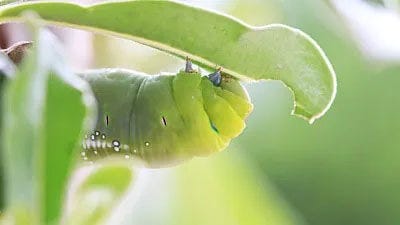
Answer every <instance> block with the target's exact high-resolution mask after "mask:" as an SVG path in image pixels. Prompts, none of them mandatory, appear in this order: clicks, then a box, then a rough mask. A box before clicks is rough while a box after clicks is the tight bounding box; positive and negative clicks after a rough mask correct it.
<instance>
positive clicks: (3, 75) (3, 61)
mask: <svg viewBox="0 0 400 225" xmlns="http://www.w3.org/2000/svg"><path fill="white" fill-rule="evenodd" d="M14 73H15V67H14V64H13V63H12V62H11V61H10V60H9V59H8V57H7V56H6V55H4V54H3V53H2V52H0V112H1V113H0V115H2V112H3V110H2V107H1V106H2V102H3V88H4V85H5V83H6V80H7V79H10V78H11V77H12V76H13V75H14ZM0 126H1V121H0ZM1 136H2V133H0V137H1ZM2 151H3V150H2V147H1V146H0V155H1V152H2ZM0 159H1V158H0ZM3 176H4V175H3V163H2V160H0V216H1V211H2V209H3V205H4V178H3Z"/></svg>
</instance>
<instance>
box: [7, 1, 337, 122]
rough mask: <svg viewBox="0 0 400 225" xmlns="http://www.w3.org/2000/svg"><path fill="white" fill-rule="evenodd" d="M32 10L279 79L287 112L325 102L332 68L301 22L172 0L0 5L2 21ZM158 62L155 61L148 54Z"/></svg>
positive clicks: (315, 110) (248, 74)
mask: <svg viewBox="0 0 400 225" xmlns="http://www.w3.org/2000/svg"><path fill="white" fill-rule="evenodd" d="M25 10H32V11H35V12H36V13H38V14H39V15H40V16H41V17H42V18H43V19H44V20H45V21H47V22H49V23H53V24H58V25H65V26H71V27H77V28H83V29H88V30H92V31H100V32H105V33H109V34H114V35H117V36H121V37H124V38H128V39H132V40H134V41H137V42H140V43H142V44H145V45H148V46H151V47H154V48H157V49H160V50H162V51H166V52H169V53H171V54H174V55H177V56H179V57H186V56H189V57H190V58H191V59H193V61H195V62H197V63H198V64H200V65H202V66H205V67H208V68H215V67H216V66H217V65H218V66H222V67H223V68H224V69H223V71H224V72H225V73H227V74H230V75H232V76H235V77H238V78H240V79H242V80H270V79H272V80H281V81H282V82H283V83H285V85H287V86H288V87H289V88H290V89H291V90H292V91H293V95H294V99H295V107H294V110H293V113H294V114H295V115H298V116H301V117H303V118H305V119H307V120H308V121H309V122H310V123H312V122H313V121H314V120H315V119H317V118H319V117H320V116H322V115H323V114H324V113H325V112H326V110H327V109H328V108H329V107H330V105H331V103H332V101H333V99H334V97H335V94H336V76H335V73H334V71H333V68H332V66H331V64H330V62H329V61H328V59H327V57H326V56H325V54H324V53H323V51H322V50H321V48H320V47H319V46H318V45H317V44H316V42H315V41H314V40H312V39H311V38H310V37H309V36H308V35H306V34H305V33H303V32H301V31H300V30H297V29H294V28H291V27H288V26H285V25H280V24H273V25H268V26H264V27H251V26H249V25H247V24H245V23H243V22H241V21H238V20H237V19H234V18H232V17H229V16H226V15H222V14H219V13H216V12H211V11H207V10H204V9H200V8H195V7H191V6H188V5H185V4H182V3H177V2H172V1H123V2H109V3H101V4H97V5H92V6H88V7H83V6H79V5H76V4H71V3H62V2H28V3H22V4H16V5H12V6H6V7H3V8H2V9H1V10H0V21H3V22H7V21H15V20H18V19H19V17H20V16H19V15H20V14H21V12H23V11H25ZM154 63H156V62H154Z"/></svg>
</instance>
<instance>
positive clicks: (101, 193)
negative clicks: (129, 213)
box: [65, 160, 135, 225]
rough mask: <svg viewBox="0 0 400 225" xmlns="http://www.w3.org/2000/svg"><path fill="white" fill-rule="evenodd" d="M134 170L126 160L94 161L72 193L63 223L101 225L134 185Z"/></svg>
mask: <svg viewBox="0 0 400 225" xmlns="http://www.w3.org/2000/svg"><path fill="white" fill-rule="evenodd" d="M134 180H135V173H134V170H133V168H132V165H131V164H129V163H127V161H126V160H123V161H119V160H108V161H104V162H102V163H98V164H96V167H95V168H94V169H93V171H91V173H90V174H89V176H87V177H86V178H85V180H84V181H83V182H82V183H81V184H80V185H79V187H78V188H77V190H76V191H75V192H74V193H73V195H72V197H71V198H70V199H71V200H70V201H71V204H70V205H71V206H72V207H71V208H70V209H69V210H68V212H67V215H66V219H65V220H66V221H65V224H71V225H87V224H91V225H95V224H104V222H105V220H106V219H108V217H109V215H110V214H111V213H112V212H113V211H114V210H116V209H117V207H116V205H117V204H118V203H119V202H120V200H122V199H123V198H124V196H125V194H126V193H127V191H128V190H129V188H130V187H131V186H132V185H133V183H134Z"/></svg>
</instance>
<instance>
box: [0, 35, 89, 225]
mask: <svg viewBox="0 0 400 225" xmlns="http://www.w3.org/2000/svg"><path fill="white" fill-rule="evenodd" d="M35 44H36V45H35V46H34V49H33V52H32V53H31V54H30V55H29V56H28V58H27V60H26V61H25V62H24V64H23V65H22V68H21V70H20V71H19V72H17V74H16V76H15V78H14V79H12V80H10V82H8V83H7V87H6V89H5V95H4V104H3V108H4V112H3V115H2V116H3V127H2V134H3V137H2V138H3V140H2V144H3V149H4V152H2V154H3V155H2V157H3V156H4V169H5V174H4V175H5V184H6V193H7V194H6V206H7V209H8V210H10V214H12V215H15V216H17V217H18V215H19V214H20V212H27V213H23V214H24V215H26V214H30V215H32V218H31V219H30V221H31V223H30V224H44V223H46V224H48V223H50V222H51V223H56V222H57V220H58V218H59V215H60V212H61V207H62V200H63V195H64V187H65V186H66V183H67V179H68V177H69V169H70V167H71V166H72V164H73V162H74V160H75V159H76V157H77V155H78V154H77V152H76V151H75V149H76V147H77V144H78V141H79V140H81V138H82V134H81V132H82V127H83V125H86V126H87V125H88V122H89V121H88V120H87V119H85V118H87V117H86V116H87V115H92V111H93V110H92V108H93V103H94V100H93V97H92V95H91V92H90V91H89V90H90V89H89V87H88V86H87V85H86V83H85V82H84V81H82V80H80V79H79V78H78V77H76V76H75V74H73V73H70V72H69V71H68V70H67V69H66V68H65V67H64V65H63V63H62V57H61V55H60V52H61V49H59V46H58V44H57V41H56V40H55V37H54V36H53V35H52V34H51V33H49V32H48V31H46V30H41V31H38V32H37V33H36V40H35ZM17 220H18V218H17Z"/></svg>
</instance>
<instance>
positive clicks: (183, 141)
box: [80, 59, 253, 167]
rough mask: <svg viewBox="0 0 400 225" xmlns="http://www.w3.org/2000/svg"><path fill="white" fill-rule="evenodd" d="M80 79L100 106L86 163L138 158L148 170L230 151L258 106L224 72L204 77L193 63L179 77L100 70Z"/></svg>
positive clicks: (87, 141) (86, 141)
mask: <svg viewBox="0 0 400 225" xmlns="http://www.w3.org/2000/svg"><path fill="white" fill-rule="evenodd" d="M80 76H81V77H82V78H83V79H84V80H86V81H87V82H88V83H89V85H90V86H91V88H92V91H93V93H94V95H95V98H96V100H97V103H98V117H97V123H96V126H95V129H94V130H93V132H91V133H89V134H88V135H86V136H85V139H84V140H83V143H82V151H81V155H82V158H83V159H84V160H86V161H94V160H96V159H99V158H104V157H105V156H109V155H120V156H123V157H125V158H131V157H137V158H140V159H142V160H143V161H144V162H145V163H146V165H147V166H148V167H161V166H169V165H174V164H176V163H178V162H181V161H183V160H186V159H189V158H191V157H193V156H206V155H209V154H211V153H213V152H217V151H220V150H222V149H224V148H226V147H227V145H228V144H229V143H230V141H231V139H233V138H235V137H237V136H238V135H239V134H240V133H241V132H242V131H243V129H244V128H245V119H246V118H247V116H248V115H249V114H250V113H251V111H252V109H253V105H252V103H251V101H250V98H249V95H248V93H247V91H246V89H245V88H244V87H243V86H242V85H241V84H240V83H239V81H237V80H236V79H234V78H233V77H229V76H228V75H225V74H223V73H221V70H217V71H216V72H214V73H212V74H210V75H208V76H202V75H201V74H200V73H199V72H198V71H195V70H193V68H192V64H191V62H190V60H188V59H187V61H186V68H185V69H184V70H181V71H179V72H178V73H177V74H175V75H165V74H164V75H153V76H152V75H146V74H143V73H139V72H136V71H131V70H125V69H97V70H91V71H87V72H85V73H83V74H80Z"/></svg>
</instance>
